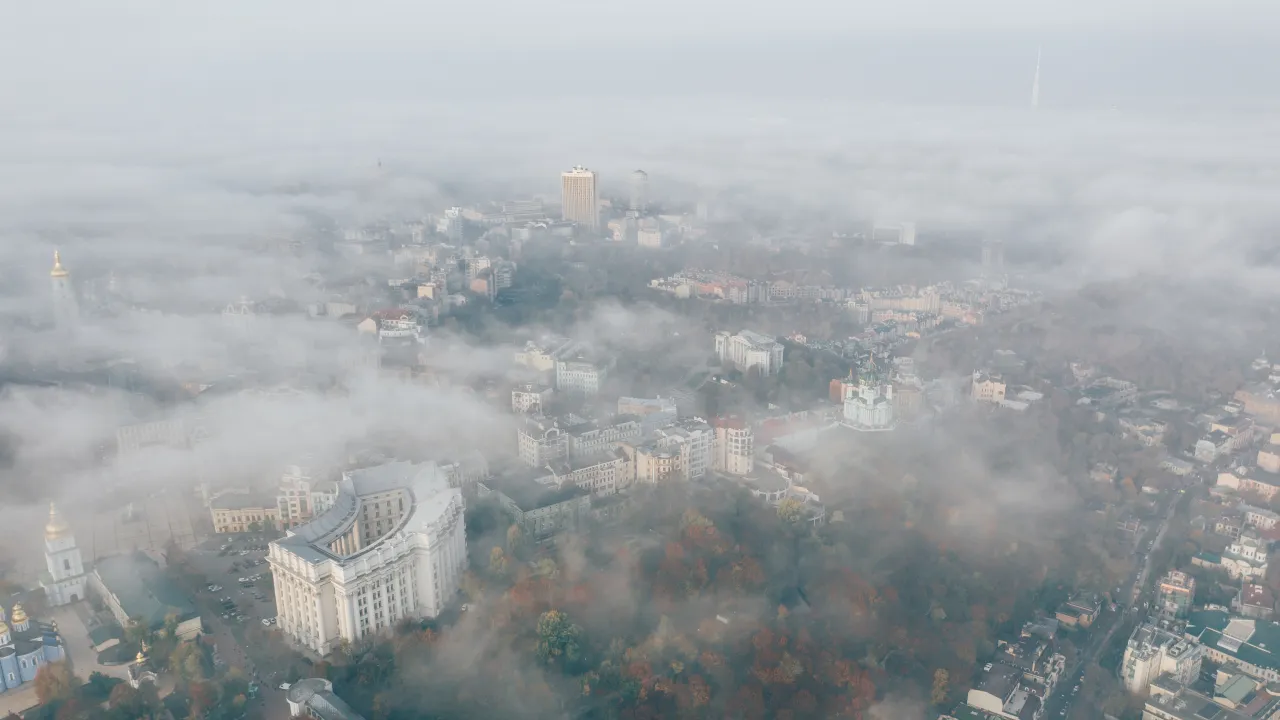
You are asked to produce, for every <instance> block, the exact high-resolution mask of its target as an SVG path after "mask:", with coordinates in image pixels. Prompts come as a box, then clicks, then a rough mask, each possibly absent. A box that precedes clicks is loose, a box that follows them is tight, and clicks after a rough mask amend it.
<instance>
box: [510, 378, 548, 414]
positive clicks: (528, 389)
mask: <svg viewBox="0 0 1280 720" xmlns="http://www.w3.org/2000/svg"><path fill="white" fill-rule="evenodd" d="M550 399H551V388H549V387H547V386H546V385H540V384H538V383H524V384H522V385H519V386H517V387H516V388H515V389H513V390H512V391H511V411H512V412H515V413H519V414H521V415H528V414H530V413H533V414H535V415H536V414H541V413H542V411H543V409H544V407H545V406H546V403H547V401H548V400H550Z"/></svg>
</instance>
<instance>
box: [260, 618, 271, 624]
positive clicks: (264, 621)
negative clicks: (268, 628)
mask: <svg viewBox="0 0 1280 720" xmlns="http://www.w3.org/2000/svg"><path fill="white" fill-rule="evenodd" d="M262 624H263V625H270V624H271V621H270V620H268V619H266V618H262Z"/></svg>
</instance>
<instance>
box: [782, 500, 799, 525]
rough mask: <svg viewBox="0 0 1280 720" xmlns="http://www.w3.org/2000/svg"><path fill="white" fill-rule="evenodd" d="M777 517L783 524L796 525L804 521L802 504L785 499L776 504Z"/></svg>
mask: <svg viewBox="0 0 1280 720" xmlns="http://www.w3.org/2000/svg"><path fill="white" fill-rule="evenodd" d="M778 517H780V518H782V520H783V522H788V523H791V524H792V525H798V524H799V523H800V521H801V520H803V519H804V503H802V502H800V501H799V500H797V499H795V498H787V499H786V500H783V501H782V502H780V503H778Z"/></svg>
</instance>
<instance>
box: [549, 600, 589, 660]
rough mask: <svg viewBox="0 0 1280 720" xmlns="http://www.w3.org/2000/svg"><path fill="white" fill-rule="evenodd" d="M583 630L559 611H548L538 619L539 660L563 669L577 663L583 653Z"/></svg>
mask: <svg viewBox="0 0 1280 720" xmlns="http://www.w3.org/2000/svg"><path fill="white" fill-rule="evenodd" d="M581 635H582V630H581V628H579V627H578V626H577V625H574V624H573V623H572V622H570V621H569V616H568V615H566V614H565V613H562V612H560V611H559V610H548V611H547V612H544V613H542V617H540V618H538V659H539V660H541V661H542V662H544V663H546V664H548V665H552V664H559V665H561V666H562V667H563V666H566V665H572V664H574V663H576V662H577V661H578V659H579V657H580V655H581V653H582V646H581Z"/></svg>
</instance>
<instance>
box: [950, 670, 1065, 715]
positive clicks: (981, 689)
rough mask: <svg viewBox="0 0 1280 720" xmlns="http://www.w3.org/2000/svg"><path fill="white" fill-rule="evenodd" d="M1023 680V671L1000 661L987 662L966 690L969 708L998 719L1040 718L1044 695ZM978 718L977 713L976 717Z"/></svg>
mask: <svg viewBox="0 0 1280 720" xmlns="http://www.w3.org/2000/svg"><path fill="white" fill-rule="evenodd" d="M1043 692H1044V691H1043V690H1042V689H1041V688H1039V687H1037V685H1036V684H1034V683H1029V682H1026V681H1025V680H1024V679H1023V677H1022V671H1021V670H1019V669H1018V668H1015V667H1011V666H1009V665H1005V664H1003V663H988V664H987V665H986V666H984V667H983V672H982V676H981V677H980V678H979V679H978V682H977V684H976V685H975V686H974V687H973V688H971V689H970V690H969V693H968V695H967V696H966V697H965V702H966V703H967V704H968V705H969V707H971V708H975V709H977V710H980V711H983V712H987V713H991V714H992V715H994V716H995V717H999V718H1011V719H1017V718H1033V719H1036V718H1040V717H1041V716H1042V715H1043V707H1044V701H1045V699H1046V697H1047V694H1042V693H1043ZM979 717H980V716H979Z"/></svg>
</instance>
